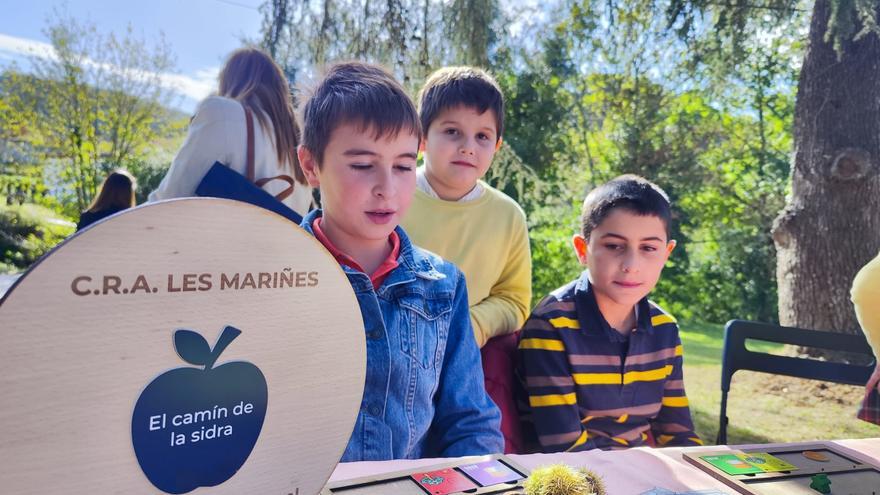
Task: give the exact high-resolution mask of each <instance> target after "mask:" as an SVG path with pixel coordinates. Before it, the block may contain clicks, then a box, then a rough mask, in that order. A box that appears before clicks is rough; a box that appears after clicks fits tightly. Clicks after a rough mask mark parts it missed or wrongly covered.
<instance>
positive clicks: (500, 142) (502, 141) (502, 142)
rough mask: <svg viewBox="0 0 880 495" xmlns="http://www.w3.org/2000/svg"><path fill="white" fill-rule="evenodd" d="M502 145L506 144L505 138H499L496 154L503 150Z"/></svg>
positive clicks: (496, 144)
mask: <svg viewBox="0 0 880 495" xmlns="http://www.w3.org/2000/svg"><path fill="white" fill-rule="evenodd" d="M502 144H504V138H503V137H499V138H498V142H497V143H495V153H498V150H500V149H501V145H502Z"/></svg>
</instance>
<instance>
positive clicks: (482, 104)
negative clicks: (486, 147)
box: [419, 67, 504, 142]
mask: <svg viewBox="0 0 880 495" xmlns="http://www.w3.org/2000/svg"><path fill="white" fill-rule="evenodd" d="M460 105H461V106H465V107H468V108H473V109H474V110H476V111H477V112H479V113H480V114H482V113H485V112H486V110H492V112H493V113H494V114H495V128H496V129H495V130H496V132H497V134H496V137H495V141H496V142H497V141H498V140H499V139H501V135H502V133H503V132H504V94H503V93H501V87H500V86H498V82H496V81H495V79H494V78H493V77H492V76H490V75H489V74H488V73H487V72H486V71H484V70H482V69H477V68H476V67H444V68H442V69H440V70H438V71H436V72H434V73H433V74H431V76H430V77H428V80H427V81H425V86H424V87H422V90H421V91H419V118H420V119H421V121H422V132H425V133H427V132H428V127H429V126H430V125H431V122H433V121H434V119H436V118H437V116H438V115H440V112H442V111H443V110H446V109H449V108H454V107H457V106H460Z"/></svg>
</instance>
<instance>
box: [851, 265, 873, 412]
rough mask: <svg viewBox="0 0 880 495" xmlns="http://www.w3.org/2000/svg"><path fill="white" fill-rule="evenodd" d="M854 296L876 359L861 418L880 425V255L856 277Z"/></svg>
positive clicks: (857, 310)
mask: <svg viewBox="0 0 880 495" xmlns="http://www.w3.org/2000/svg"><path fill="white" fill-rule="evenodd" d="M851 296H852V302H853V306H855V309H856V317H857V318H858V319H859V325H861V326H862V331H863V332H865V337H866V338H867V339H868V343H869V344H870V345H871V349H873V350H874V357H875V359H877V366H876V367H875V368H874V374H873V375H871V378H870V379H868V384H867V386H866V387H865V398H864V400H863V401H862V408H861V409H860V410H859V414H858V417H859V419H862V420H865V421H868V422H869V423H874V424H876V425H880V255H878V256H877V257H876V258H874V259H873V260H871V261H870V262H868V264H867V265H865V266H863V267H862V269H861V270H859V273H858V274H856V278H855V280H853V286H852V293H851Z"/></svg>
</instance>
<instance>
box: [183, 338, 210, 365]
mask: <svg viewBox="0 0 880 495" xmlns="http://www.w3.org/2000/svg"><path fill="white" fill-rule="evenodd" d="M174 348H175V349H177V355H179V356H180V357H181V358H182V359H183V360H184V361H186V362H188V363H191V364H196V365H206V364H208V361H211V360H212V359H211V346H210V345H208V341H206V340H205V338H204V337H202V336H201V335H199V334H198V332H193V331H192V330H178V331H176V332H174Z"/></svg>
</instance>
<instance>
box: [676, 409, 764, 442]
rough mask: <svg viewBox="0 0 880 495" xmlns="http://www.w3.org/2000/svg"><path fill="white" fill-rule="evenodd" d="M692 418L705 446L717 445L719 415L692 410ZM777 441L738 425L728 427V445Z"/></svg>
mask: <svg viewBox="0 0 880 495" xmlns="http://www.w3.org/2000/svg"><path fill="white" fill-rule="evenodd" d="M691 417H692V418H693V420H694V428H695V429H696V431H697V435H699V436H700V438H701V439H702V440H703V443H704V444H705V445H715V438H716V437H717V436H718V413H717V412H716V413H708V412H706V411H701V410H699V409H693V408H692V409H691ZM774 441H775V440H773V439H772V438H767V437H766V436H763V435H759V434H758V433H755V432H754V431H752V430H749V429H748V428H742V427H740V426H737V425H730V424H728V425H727V444H728V445H743V444H748V443H773V442H774Z"/></svg>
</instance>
